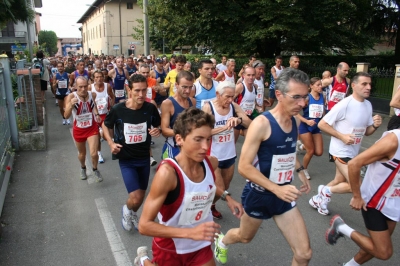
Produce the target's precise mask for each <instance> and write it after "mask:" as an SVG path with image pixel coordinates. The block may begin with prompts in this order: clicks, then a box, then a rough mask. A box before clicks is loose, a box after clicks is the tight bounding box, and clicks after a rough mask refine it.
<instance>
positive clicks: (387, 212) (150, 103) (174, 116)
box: [34, 51, 400, 266]
mask: <svg viewBox="0 0 400 266" xmlns="http://www.w3.org/2000/svg"><path fill="white" fill-rule="evenodd" d="M37 61H39V62H40V64H42V65H43V67H44V73H43V75H41V80H42V82H41V89H42V91H43V94H42V95H43V96H42V97H43V100H45V98H44V92H45V91H46V90H47V89H48V88H49V87H50V88H51V91H52V93H53V94H54V97H55V98H56V104H57V105H58V106H59V111H60V122H61V121H62V123H60V124H62V125H69V124H71V123H72V128H73V138H74V141H75V143H76V147H77V149H78V160H79V162H80V166H81V167H80V171H79V174H80V178H81V179H82V180H85V179H87V178H88V176H87V175H86V167H87V166H86V164H85V158H86V142H87V143H88V147H89V152H90V157H91V163H92V165H91V166H92V168H93V173H94V178H95V180H96V181H97V182H101V181H103V177H102V175H101V173H100V171H99V170H98V164H99V163H100V164H103V163H105V161H104V158H103V156H102V154H101V150H102V149H101V147H102V146H103V149H104V148H105V147H104V145H105V143H107V144H108V146H109V147H108V148H109V149H110V150H111V153H112V158H113V159H115V160H118V163H119V166H120V170H121V175H122V178H123V181H124V184H125V186H126V189H127V191H128V197H127V200H126V203H125V204H124V205H123V207H122V218H121V220H122V226H123V228H124V229H125V230H127V231H130V230H132V229H133V228H135V229H136V230H139V232H140V233H141V234H143V235H147V236H151V237H153V244H152V247H151V249H152V254H153V257H152V258H149V256H148V248H147V247H139V248H138V250H137V253H138V256H137V257H136V258H135V265H146V266H147V265H215V260H216V261H217V262H218V263H221V264H226V263H227V262H228V258H229V256H228V250H229V246H230V245H233V244H235V243H250V242H251V240H252V239H253V238H254V236H255V235H256V234H257V231H258V229H259V228H260V226H261V224H262V221H263V220H267V219H270V218H273V220H274V221H275V223H276V224H277V226H278V228H279V229H280V231H281V232H282V235H283V237H284V238H285V239H286V240H287V243H288V244H289V246H290V248H291V250H292V251H293V259H292V265H308V263H309V261H310V260H311V258H312V250H311V246H310V241H309V237H308V233H307V228H306V224H305V222H304V220H303V217H302V215H301V213H300V211H299V209H298V208H297V206H296V200H297V199H298V198H299V197H300V196H301V195H302V194H304V193H306V194H307V193H309V192H310V191H311V187H310V182H309V179H311V178H312V175H310V174H309V172H308V169H309V166H310V161H311V159H312V157H313V156H314V155H315V156H321V155H322V154H323V150H324V149H323V140H322V135H321V131H323V132H325V133H326V134H328V135H330V136H331V141H330V144H329V159H330V161H331V162H333V163H334V164H335V166H336V172H335V175H334V178H333V180H332V181H331V182H329V183H328V184H326V185H322V184H321V185H320V186H318V193H317V194H316V195H313V196H310V199H309V204H310V205H311V206H312V207H313V208H315V209H316V210H317V212H318V213H319V214H321V215H328V214H329V209H328V205H329V202H330V201H331V197H332V194H336V193H337V194H342V193H352V194H353V198H352V199H351V202H350V206H351V207H352V208H353V209H355V210H361V212H362V216H363V218H364V221H365V226H366V228H367V232H368V235H363V234H361V233H359V232H357V231H355V230H354V229H352V228H350V227H349V226H348V225H347V224H346V223H345V222H344V220H343V219H342V218H341V217H340V216H338V215H335V216H334V217H333V218H332V220H331V224H330V227H329V229H328V230H327V231H326V241H327V242H328V243H329V244H331V245H333V244H336V243H337V241H338V239H339V238H340V237H343V236H346V237H348V238H350V239H352V240H353V241H354V242H355V243H356V244H357V245H358V246H359V251H358V253H356V254H355V256H354V257H353V258H352V259H350V260H349V261H348V262H347V263H344V264H343V265H346V266H355V265H361V264H363V263H365V262H367V261H368V260H370V259H372V258H374V257H375V258H377V259H382V260H386V259H389V258H390V257H391V255H392V253H393V248H392V242H391V234H392V233H393V230H394V228H395V226H396V223H397V222H398V221H399V220H400V202H399V201H400V199H399V197H400V171H399V170H400V148H399V143H400V130H398V128H399V126H400V122H399V120H400V90H398V92H397V94H396V95H395V96H394V97H393V99H392V101H391V103H390V104H391V106H392V107H395V108H398V109H395V111H396V116H394V117H392V119H391V121H390V122H389V124H388V131H387V132H385V133H384V134H383V136H382V138H381V139H380V140H378V141H377V142H376V143H375V144H374V145H372V146H371V147H370V148H369V149H367V150H366V151H364V152H362V153H360V154H359V149H360V147H361V142H362V139H363V137H364V136H369V135H371V134H373V133H374V132H375V131H376V129H378V128H379V127H380V126H381V123H382V118H381V117H380V116H379V115H374V116H373V110H372V105H371V103H370V102H369V101H368V100H367V98H368V97H369V95H370V92H371V76H370V75H369V74H368V73H365V72H358V73H356V74H355V75H354V76H353V77H352V79H349V78H348V77H347V76H348V72H349V66H348V64H346V63H345V62H340V63H339V64H338V66H337V71H336V73H333V74H334V75H332V74H331V73H330V72H329V71H325V72H324V73H321V78H320V77H311V78H310V77H308V75H307V74H306V73H304V72H303V71H301V70H299V69H301V67H300V58H299V57H298V56H296V55H293V56H291V57H290V60H289V62H288V63H289V65H288V66H286V67H284V66H283V64H284V62H283V59H282V57H280V56H277V57H276V58H275V65H274V66H271V68H269V67H267V66H265V64H264V63H263V62H262V61H260V60H257V59H256V57H255V56H251V57H250V58H249V62H248V63H247V64H245V65H243V66H242V67H241V70H240V72H239V73H235V68H236V63H235V60H234V59H232V58H226V57H222V62H221V63H219V64H217V61H216V60H215V59H214V58H211V59H203V60H200V61H199V62H196V65H198V73H199V76H195V74H194V72H193V71H192V64H191V62H188V61H187V60H186V57H185V56H184V55H177V56H175V55H173V56H171V57H170V58H167V57H166V56H161V57H159V58H156V57H155V56H139V57H137V58H136V57H127V58H124V57H123V56H120V57H113V56H78V57H71V56H68V57H58V58H51V59H46V58H44V55H43V53H42V52H41V51H39V52H38V53H37V55H36V58H35V59H34V62H37ZM266 72H268V73H266ZM269 72H270V74H271V75H270V76H271V78H270V79H268V80H267V79H266V74H269ZM71 114H72V120H71V118H70V116H71ZM160 136H163V137H164V138H165V143H164V146H163V148H162V158H154V157H153V155H152V144H154V142H153V141H152V138H156V137H160ZM238 138H244V142H243V146H242V149H241V153H240V154H237V153H236V142H237V140H238ZM103 140H104V141H103ZM301 150H304V152H305V154H304V156H303V159H302V161H300V160H298V158H297V156H296V154H297V153H298V152H299V151H301ZM159 159H161V163H160V164H159V165H158V167H157V171H156V174H155V176H154V178H153V180H152V182H151V184H150V185H151V186H150V189H149V193H148V196H147V198H146V199H145V195H146V191H147V190H148V186H149V180H150V169H151V167H152V166H156V165H157V160H159ZM236 159H238V171H239V174H240V175H241V176H242V177H243V178H245V179H246V185H245V187H244V188H243V192H242V195H241V199H240V200H239V197H236V200H235V199H234V198H233V197H232V196H231V194H230V193H229V187H230V183H231V180H232V178H233V175H234V166H235V163H236ZM109 163H112V162H106V164H109ZM364 166H368V168H367V170H366V173H365V176H364V179H363V180H362V179H361V177H360V173H361V172H362V171H361V169H362V168H363V167H364ZM296 175H297V176H298V177H299V179H300V181H301V183H302V185H301V186H300V187H299V188H296V186H294V185H292V184H291V183H292V181H293V178H294V177H295V176H296ZM218 200H221V201H225V202H226V204H227V206H228V207H229V209H230V210H231V212H232V215H234V216H236V217H237V218H239V219H240V226H239V227H238V228H232V229H230V230H229V231H227V232H225V234H224V233H223V232H221V230H220V226H219V225H218V224H217V223H216V222H214V219H222V218H223V217H222V214H221V213H220V212H219V211H218V210H217V208H216V202H217V201H218ZM143 202H144V203H143ZM142 205H143V209H142V213H141V216H140V217H139V215H138V210H139V208H140V207H141V206H142ZM213 243H214V249H212V248H211V246H212V244H213ZM249 245H251V244H249ZM214 259H215V260H214Z"/></svg>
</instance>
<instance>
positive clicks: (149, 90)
mask: <svg viewBox="0 0 400 266" xmlns="http://www.w3.org/2000/svg"><path fill="white" fill-rule="evenodd" d="M146 98H147V99H149V101H151V100H152V99H153V90H152V89H151V88H147V93H146Z"/></svg>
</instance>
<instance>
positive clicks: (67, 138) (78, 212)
mask: <svg viewBox="0 0 400 266" xmlns="http://www.w3.org/2000/svg"><path fill="white" fill-rule="evenodd" d="M47 97H48V100H47V120H48V129H47V132H48V134H47V137H48V139H47V141H48V149H47V150H46V151H32V152H19V153H17V156H16V162H15V164H14V169H13V172H12V177H11V183H10V186H9V188H8V193H7V196H6V201H5V206H4V209H3V214H2V217H1V218H0V221H1V223H2V225H3V233H2V239H1V240H0V265H1V266H14V265H16V266H20V265H52V266H53V265H54V266H56V265H96V266H99V265H100V266H102V265H105V266H106V265H107V266H108V265H117V266H120V265H132V264H133V260H134V258H135V257H136V249H137V247H139V246H143V245H147V246H149V247H150V246H151V241H152V239H151V238H150V237H146V236H142V235H140V234H139V233H138V232H137V231H132V232H127V231H124V230H123V229H122V227H121V207H122V205H123V204H124V202H125V200H126V197H127V192H126V190H125V186H124V184H123V181H122V178H121V174H120V170H119V166H118V163H117V162H116V161H112V160H111V154H110V150H109V148H108V145H107V143H103V145H102V146H103V155H104V158H105V160H106V161H105V163H104V164H102V165H100V166H99V170H100V171H101V173H102V175H103V177H104V181H103V182H102V183H95V182H93V181H94V180H93V179H92V178H89V179H88V180H87V181H82V180H80V179H79V169H80V167H79V163H78V160H77V150H76V148H75V146H74V142H73V140H72V137H71V133H70V128H71V126H67V125H65V126H63V125H62V124H61V118H60V115H59V112H58V107H56V106H55V105H54V99H53V98H51V96H50V94H47ZM387 120H388V118H385V119H384V124H387ZM383 130H384V126H382V128H380V129H379V130H378V132H376V133H375V136H371V137H365V138H364V141H363V147H364V148H365V147H369V146H370V145H371V144H372V143H373V142H374V141H376V139H378V138H379V136H380V135H381V133H382V132H383ZM154 141H155V145H154V146H153V152H154V155H155V157H156V158H160V155H161V148H162V145H163V142H164V139H163V138H158V139H154ZM242 143H243V138H240V140H239V142H238V144H237V150H238V154H239V155H240V148H241V145H242ZM328 144H329V138H328V137H327V136H326V135H324V147H325V149H324V154H323V155H322V156H321V157H314V158H313V159H312V161H311V164H310V166H309V173H310V175H311V176H312V179H311V185H312V192H311V193H310V194H309V195H303V196H302V197H301V198H300V199H299V200H298V208H299V209H300V211H301V213H302V214H303V217H304V219H305V221H306V225H307V229H308V232H309V236H310V240H311V246H312V249H313V257H312V260H311V262H310V265H328V266H329V265H341V264H342V263H343V262H346V261H348V260H350V259H351V258H352V257H353V256H354V254H355V253H356V251H357V250H358V249H357V246H356V245H355V244H354V243H353V242H352V241H351V240H349V239H346V240H345V239H340V240H339V242H338V244H337V245H336V246H330V245H327V244H326V243H325V238H324V235H325V230H326V229H327V228H328V225H329V220H330V219H331V217H332V215H333V214H337V213H338V214H340V215H342V217H343V219H344V220H345V221H346V222H347V223H348V224H349V225H350V226H351V227H353V228H355V229H356V230H359V231H361V232H364V233H365V232H366V230H365V228H364V224H363V221H362V217H361V214H360V213H359V212H357V211H353V210H352V209H351V208H350V207H349V202H350V198H351V195H349V194H346V195H334V196H333V197H332V202H331V203H330V205H329V210H330V211H331V214H332V215H329V216H322V215H320V214H318V213H317V211H316V210H314V209H313V208H311V207H310V206H309V205H308V200H309V198H310V197H311V196H312V195H313V194H314V193H316V190H317V187H318V185H319V184H326V183H327V182H329V181H330V180H331V179H332V178H333V176H334V164H333V163H329V162H328ZM300 156H301V155H300ZM89 166H90V163H89V164H88V168H90V167H89ZM154 173H155V167H153V168H152V171H151V178H152V177H153V175H154ZM244 184H245V180H244V179H243V178H242V177H241V176H240V175H239V174H238V173H237V171H236V172H235V176H234V178H233V181H232V184H231V188H230V192H231V193H232V195H233V197H234V198H235V199H237V200H240V195H241V191H242V188H243V186H244ZM294 184H295V185H299V181H298V179H297V177H296V180H295V181H294ZM217 208H218V209H219V210H220V211H221V212H222V214H223V219H222V220H219V221H218V223H220V224H221V226H222V231H223V232H226V231H227V230H228V229H230V228H233V227H238V226H239V220H238V219H236V218H235V217H233V216H232V215H231V214H230V212H229V210H228V208H227V207H226V206H225V203H224V202H218V203H217ZM139 212H141V210H140V211H139ZM393 245H394V248H393V250H394V255H393V256H392V258H391V259H390V260H388V261H385V262H383V261H378V260H372V261H370V262H369V263H367V264H365V265H399V262H398V261H399V260H400V254H399V250H400V243H399V231H398V230H396V231H395V232H394V234H393ZM291 260H292V252H291V250H290V248H289V246H288V244H287V242H286V241H285V239H284V238H283V236H282V234H281V233H280V231H279V229H278V228H277V227H276V225H275V223H274V221H273V220H268V221H264V223H263V224H262V226H261V228H260V230H259V231H258V234H257V235H256V237H255V238H254V240H253V241H252V242H251V243H249V244H236V245H232V246H230V249H229V262H228V265H290V264H291ZM396 261H397V263H396Z"/></svg>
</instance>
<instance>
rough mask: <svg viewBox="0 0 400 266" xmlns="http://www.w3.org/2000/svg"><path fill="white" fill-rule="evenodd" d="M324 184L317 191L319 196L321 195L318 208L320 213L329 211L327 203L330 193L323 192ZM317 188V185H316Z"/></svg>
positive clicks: (324, 213) (326, 213)
mask: <svg viewBox="0 0 400 266" xmlns="http://www.w3.org/2000/svg"><path fill="white" fill-rule="evenodd" d="M324 187H325V186H322V188H321V191H320V193H319V195H320V197H321V202H320V204H319V206H320V208H319V209H318V212H319V213H320V214H323V215H328V214H329V211H328V203H329V202H330V201H331V195H330V194H327V193H324V189H323V188H324ZM318 190H319V187H318Z"/></svg>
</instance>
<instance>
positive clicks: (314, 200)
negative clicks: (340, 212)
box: [308, 185, 330, 215]
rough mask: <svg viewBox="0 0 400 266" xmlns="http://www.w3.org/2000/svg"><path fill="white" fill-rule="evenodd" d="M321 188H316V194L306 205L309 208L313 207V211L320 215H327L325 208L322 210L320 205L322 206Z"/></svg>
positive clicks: (322, 186) (320, 186) (321, 186)
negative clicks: (315, 210)
mask: <svg viewBox="0 0 400 266" xmlns="http://www.w3.org/2000/svg"><path fill="white" fill-rule="evenodd" d="M323 188H324V185H319V186H318V194H317V195H314V196H312V198H311V199H310V200H309V201H308V203H309V204H310V206H311V207H313V208H314V209H317V210H318V212H319V213H320V214H322V215H328V214H329V211H328V210H327V209H326V208H325V209H323V208H322V207H321V204H322V201H323V198H322V196H321V194H322V189H323ZM329 199H330V198H329Z"/></svg>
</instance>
